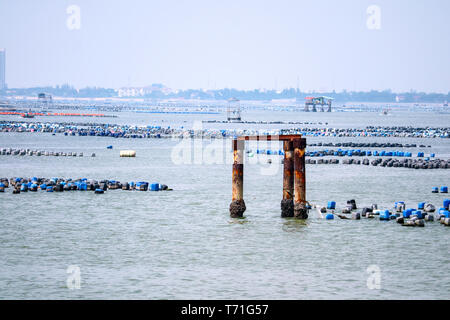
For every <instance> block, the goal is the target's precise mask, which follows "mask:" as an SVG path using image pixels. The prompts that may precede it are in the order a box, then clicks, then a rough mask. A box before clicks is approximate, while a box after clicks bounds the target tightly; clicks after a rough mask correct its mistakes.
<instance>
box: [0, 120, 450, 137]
mask: <svg viewBox="0 0 450 320" xmlns="http://www.w3.org/2000/svg"><path fill="white" fill-rule="evenodd" d="M0 132H50V133H54V134H56V133H62V134H64V135H67V136H69V135H71V136H74V135H78V136H104V137H114V138H174V137H175V138H234V137H235V136H237V135H269V134H270V135H286V134H301V135H302V136H305V137H311V136H312V137H402V138H404V137H409V138H449V137H450V135H449V133H450V128H429V127H427V128H411V127H366V128H364V129H350V128H346V129H342V128H291V129H274V130H251V129H221V130H219V129H203V130H193V129H186V128H184V127H180V128H172V127H170V126H168V127H166V128H164V127H161V126H130V125H111V124H97V125H94V126H93V125H86V126H80V125H79V124H78V125H70V124H67V123H58V122H47V123H44V122H14V121H9V122H8V121H2V122H0Z"/></svg>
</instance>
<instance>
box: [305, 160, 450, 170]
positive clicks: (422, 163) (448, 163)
mask: <svg viewBox="0 0 450 320" xmlns="http://www.w3.org/2000/svg"><path fill="white" fill-rule="evenodd" d="M305 163H306V164H339V163H340V161H339V159H319V160H313V159H306V160H305ZM342 164H346V165H350V164H354V165H365V166H368V165H369V164H370V165H372V166H374V167H376V166H378V165H380V166H381V167H388V168H410V169H450V159H447V160H444V159H437V158H436V159H433V160H426V159H393V158H387V159H382V158H377V159H374V160H372V161H370V160H369V159H367V158H366V159H363V160H360V159H344V160H343V161H342Z"/></svg>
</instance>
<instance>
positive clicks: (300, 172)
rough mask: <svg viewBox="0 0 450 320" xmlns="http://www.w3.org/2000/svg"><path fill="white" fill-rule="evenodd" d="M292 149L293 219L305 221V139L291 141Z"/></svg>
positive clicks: (306, 214)
mask: <svg viewBox="0 0 450 320" xmlns="http://www.w3.org/2000/svg"><path fill="white" fill-rule="evenodd" d="M293 147H294V217H296V218H299V219H307V218H308V212H307V208H306V176H305V148H306V139H305V138H298V139H295V140H294V141H293Z"/></svg>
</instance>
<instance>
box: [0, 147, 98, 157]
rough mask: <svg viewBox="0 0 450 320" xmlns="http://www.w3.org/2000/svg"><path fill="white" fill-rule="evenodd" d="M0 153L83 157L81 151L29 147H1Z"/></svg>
mask: <svg viewBox="0 0 450 320" xmlns="http://www.w3.org/2000/svg"><path fill="white" fill-rule="evenodd" d="M0 155H3V156H25V155H27V156H37V157H40V156H47V157H48V156H55V157H83V156H84V154H83V152H78V153H77V152H62V151H45V150H31V149H15V148H2V149H0ZM91 157H95V153H91Z"/></svg>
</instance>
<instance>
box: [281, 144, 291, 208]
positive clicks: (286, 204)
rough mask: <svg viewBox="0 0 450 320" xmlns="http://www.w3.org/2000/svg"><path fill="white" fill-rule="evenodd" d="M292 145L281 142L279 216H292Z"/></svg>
mask: <svg viewBox="0 0 450 320" xmlns="http://www.w3.org/2000/svg"><path fill="white" fill-rule="evenodd" d="M293 149H294V145H293V142H292V141H283V150H284V169H283V199H282V200H281V216H282V217H293V216H294V151H293Z"/></svg>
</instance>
